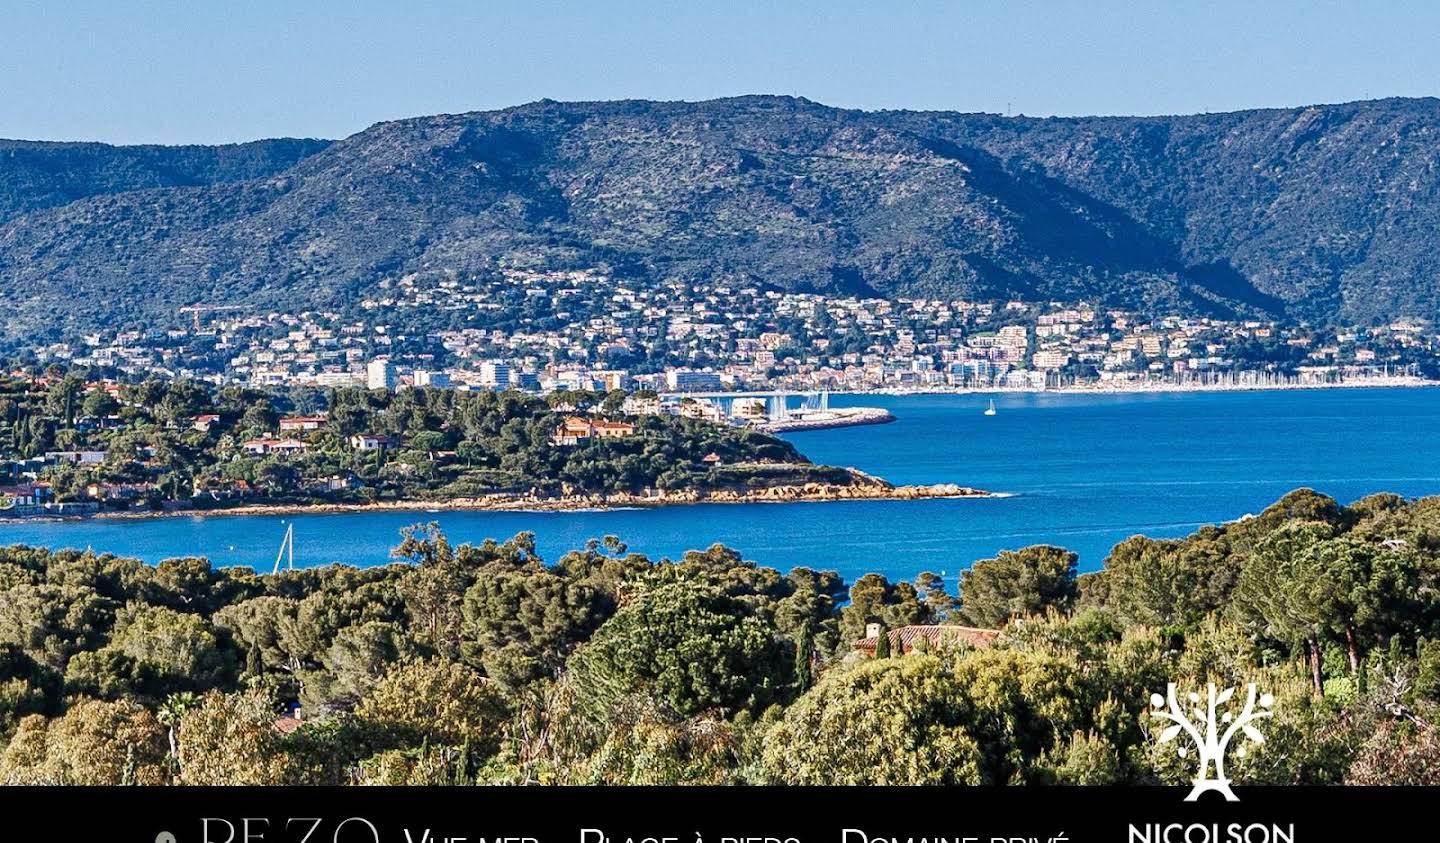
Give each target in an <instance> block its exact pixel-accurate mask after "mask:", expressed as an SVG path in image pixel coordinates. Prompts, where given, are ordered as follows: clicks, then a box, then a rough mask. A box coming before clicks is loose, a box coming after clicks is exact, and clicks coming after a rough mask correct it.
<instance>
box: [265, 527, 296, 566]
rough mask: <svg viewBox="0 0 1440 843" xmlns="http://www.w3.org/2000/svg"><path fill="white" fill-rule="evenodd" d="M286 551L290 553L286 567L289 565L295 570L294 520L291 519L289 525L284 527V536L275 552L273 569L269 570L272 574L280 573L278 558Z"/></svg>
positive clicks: (283, 555) (282, 556)
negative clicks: (277, 551) (278, 549)
mask: <svg viewBox="0 0 1440 843" xmlns="http://www.w3.org/2000/svg"><path fill="white" fill-rule="evenodd" d="M287 551H288V552H289V554H290V559H289V562H288V567H289V570H291V571H293V570H295V522H294V521H291V522H290V524H289V526H287V527H286V528H285V538H283V539H281V540H280V552H279V553H276V554H275V570H273V571H271V572H270V573H272V574H278V573H280V560H281V559H283V558H284V557H285V554H286V552H287Z"/></svg>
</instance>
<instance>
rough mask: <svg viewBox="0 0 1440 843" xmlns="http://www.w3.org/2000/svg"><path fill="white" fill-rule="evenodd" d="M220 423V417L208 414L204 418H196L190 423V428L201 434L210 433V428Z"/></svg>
mask: <svg viewBox="0 0 1440 843" xmlns="http://www.w3.org/2000/svg"><path fill="white" fill-rule="evenodd" d="M219 423H220V416H218V415H216V414H215V413H206V414H205V415H203V416H196V417H195V418H194V420H193V421H191V423H190V427H192V428H194V429H195V430H198V431H199V432H201V433H209V432H210V428H212V427H214V426H215V425H217V424H219Z"/></svg>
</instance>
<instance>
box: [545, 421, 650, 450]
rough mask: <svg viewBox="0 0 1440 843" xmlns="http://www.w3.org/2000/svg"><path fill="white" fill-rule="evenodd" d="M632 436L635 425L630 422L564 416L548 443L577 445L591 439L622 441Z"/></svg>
mask: <svg viewBox="0 0 1440 843" xmlns="http://www.w3.org/2000/svg"><path fill="white" fill-rule="evenodd" d="M634 435H635V425H633V424H631V423H630V422H620V421H606V420H604V419H587V418H585V417H584V416H566V417H565V420H564V421H563V422H561V423H560V424H559V425H557V426H556V427H555V435H554V436H552V437H550V441H551V443H553V444H555V445H579V444H580V443H581V442H584V441H585V440H587V439H591V438H598V439H624V438H625V437H627V436H634Z"/></svg>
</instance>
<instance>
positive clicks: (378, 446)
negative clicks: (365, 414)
mask: <svg viewBox="0 0 1440 843" xmlns="http://www.w3.org/2000/svg"><path fill="white" fill-rule="evenodd" d="M393 444H395V442H394V440H393V439H392V437H389V436H386V435H385V434H383V433H357V434H355V435H354V436H351V437H350V447H352V448H354V449H355V450H357V451H383V450H385V449H386V448H389V447H390V446H391V445H393Z"/></svg>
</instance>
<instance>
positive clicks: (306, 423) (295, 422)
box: [280, 416, 325, 433]
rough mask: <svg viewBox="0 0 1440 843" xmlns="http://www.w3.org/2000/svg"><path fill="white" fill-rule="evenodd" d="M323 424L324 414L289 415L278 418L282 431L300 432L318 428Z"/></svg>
mask: <svg viewBox="0 0 1440 843" xmlns="http://www.w3.org/2000/svg"><path fill="white" fill-rule="evenodd" d="M324 426H325V417H324V416H289V417H287V418H283V419H281V420H280V431H281V432H282V433H286V432H288V433H300V432H308V431H312V430H319V429H320V428H322V427H324Z"/></svg>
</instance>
